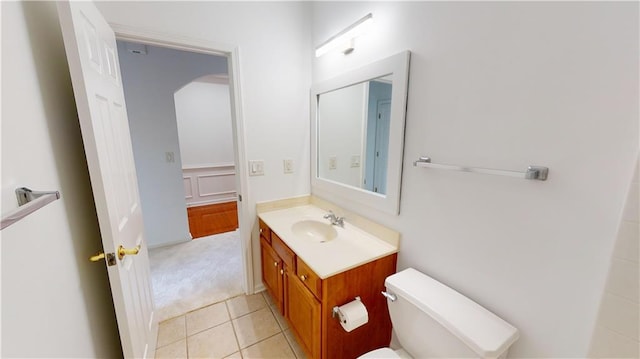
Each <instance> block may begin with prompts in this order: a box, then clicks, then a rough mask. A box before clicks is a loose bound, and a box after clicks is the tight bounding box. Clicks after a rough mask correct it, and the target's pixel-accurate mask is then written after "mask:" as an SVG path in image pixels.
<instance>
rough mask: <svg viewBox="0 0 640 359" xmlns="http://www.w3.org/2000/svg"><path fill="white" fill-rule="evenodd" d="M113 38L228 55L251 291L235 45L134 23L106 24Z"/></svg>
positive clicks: (240, 223)
mask: <svg viewBox="0 0 640 359" xmlns="http://www.w3.org/2000/svg"><path fill="white" fill-rule="evenodd" d="M109 25H110V26H111V28H112V29H113V31H114V33H115V35H116V40H123V41H132V42H136V43H140V44H146V45H154V46H160V47H165V48H171V49H175V50H183V51H189V52H197V53H202V54H209V55H216V56H225V57H226V58H227V66H228V69H227V71H228V75H229V94H230V97H231V128H232V132H233V136H234V146H233V152H234V156H235V159H236V162H237V163H236V166H235V171H236V187H237V189H238V190H237V194H238V195H239V196H240V198H241V199H242V200H239V201H238V227H239V230H240V239H241V241H240V242H241V252H242V253H241V255H242V262H243V269H244V270H243V273H242V277H243V279H244V280H243V289H244V292H245V293H246V294H253V292H254V283H255V281H254V278H253V259H252V249H251V227H250V223H251V221H250V219H249V218H248V214H249V210H248V208H247V206H248V203H250V201H249V190H248V189H249V187H248V182H249V179H248V174H247V171H246V168H245V166H244V165H243V164H244V163H246V147H245V143H246V132H245V130H244V119H243V116H242V101H241V93H242V91H241V89H240V58H239V56H240V55H239V52H240V51H239V48H238V46H236V45H232V44H224V43H216V42H212V41H208V40H202V39H196V38H190V37H186V36H182V35H175V34H168V33H162V32H156V31H150V30H147V29H141V28H137V27H134V26H127V25H121V24H115V23H109Z"/></svg>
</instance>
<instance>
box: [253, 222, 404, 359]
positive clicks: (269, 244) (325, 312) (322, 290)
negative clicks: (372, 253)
mask: <svg viewBox="0 0 640 359" xmlns="http://www.w3.org/2000/svg"><path fill="white" fill-rule="evenodd" d="M259 224H260V237H261V238H260V247H261V250H260V252H261V259H262V281H263V283H264V285H265V287H266V288H267V291H268V292H269V294H270V295H271V297H272V298H273V301H274V303H276V305H277V307H278V309H279V310H280V313H281V314H282V315H283V316H284V317H285V318H286V320H287V322H288V323H289V326H290V327H291V331H292V333H293V334H294V335H295V336H296V338H297V340H298V343H300V346H301V347H302V349H303V350H304V351H305V353H306V354H307V355H308V356H309V358H312V359H354V358H357V357H358V356H360V355H362V354H364V353H366V352H369V351H371V350H374V349H378V348H382V347H386V346H389V343H390V342H391V318H390V317H389V308H388V307H387V299H386V298H385V297H383V296H382V294H381V292H382V291H384V290H385V287H384V281H385V279H386V278H387V277H388V276H390V275H392V274H394V273H395V272H396V262H397V259H398V254H397V253H393V254H390V255H388V256H386V257H382V258H379V259H376V260H374V261H371V262H369V263H365V264H362V265H360V266H358V267H356V268H352V269H350V270H347V271H345V272H342V273H339V274H336V275H334V276H331V277H329V278H325V279H321V278H320V277H318V275H317V274H316V273H314V272H313V271H312V270H311V268H310V267H309V266H307V264H306V263H304V261H302V259H301V258H298V256H297V255H296V254H295V252H293V251H292V250H291V249H290V248H289V247H288V246H287V245H286V244H285V243H284V242H283V241H282V240H281V239H280V238H279V237H278V236H277V235H276V234H275V233H273V232H272V231H271V230H270V229H269V227H267V226H266V225H265V223H264V222H262V221H260V222H259ZM356 297H360V300H361V301H362V303H363V304H364V305H365V307H366V308H367V312H368V314H369V321H368V322H367V323H366V324H364V325H363V326H361V327H358V328H356V329H354V330H352V331H351V332H347V331H345V330H344V329H343V328H342V326H341V325H340V322H339V321H338V318H333V316H332V312H333V307H336V306H341V305H344V304H346V303H349V302H351V301H352V300H354V299H355V298H356Z"/></svg>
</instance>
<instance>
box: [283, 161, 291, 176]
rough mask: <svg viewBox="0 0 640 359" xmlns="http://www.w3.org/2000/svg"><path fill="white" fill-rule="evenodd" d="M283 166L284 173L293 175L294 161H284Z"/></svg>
mask: <svg viewBox="0 0 640 359" xmlns="http://www.w3.org/2000/svg"><path fill="white" fill-rule="evenodd" d="M282 165H283V169H284V173H293V160H284V161H283V163H282Z"/></svg>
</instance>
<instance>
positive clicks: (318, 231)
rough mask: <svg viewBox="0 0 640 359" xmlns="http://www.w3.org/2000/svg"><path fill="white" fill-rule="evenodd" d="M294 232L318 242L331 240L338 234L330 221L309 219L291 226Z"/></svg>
mask: <svg viewBox="0 0 640 359" xmlns="http://www.w3.org/2000/svg"><path fill="white" fill-rule="evenodd" d="M291 231H292V232H293V234H295V235H298V236H301V237H305V238H307V239H310V240H313V241H316V242H320V243H323V242H326V241H330V240H332V239H334V238H336V237H337V236H338V232H337V231H336V229H335V228H333V226H332V225H330V224H329V223H324V222H320V221H314V220H311V219H307V220H304V221H299V222H296V223H294V224H293V226H291Z"/></svg>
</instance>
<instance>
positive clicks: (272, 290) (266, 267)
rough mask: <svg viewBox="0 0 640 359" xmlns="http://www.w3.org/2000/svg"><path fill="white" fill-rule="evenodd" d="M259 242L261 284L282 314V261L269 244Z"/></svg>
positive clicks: (262, 241) (263, 241)
mask: <svg viewBox="0 0 640 359" xmlns="http://www.w3.org/2000/svg"><path fill="white" fill-rule="evenodd" d="M260 242H261V245H260V252H261V259H262V282H263V283H264V286H265V287H267V290H268V291H269V294H271V298H273V302H274V303H275V304H276V306H277V307H278V308H279V309H280V312H282V311H283V308H284V307H283V305H284V301H283V290H284V281H283V277H282V274H283V272H284V267H283V264H282V260H281V259H280V257H278V255H277V254H276V252H275V251H274V250H273V249H272V248H271V246H270V245H269V243H267V242H266V241H265V240H264V239H263V238H261V239H260Z"/></svg>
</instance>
